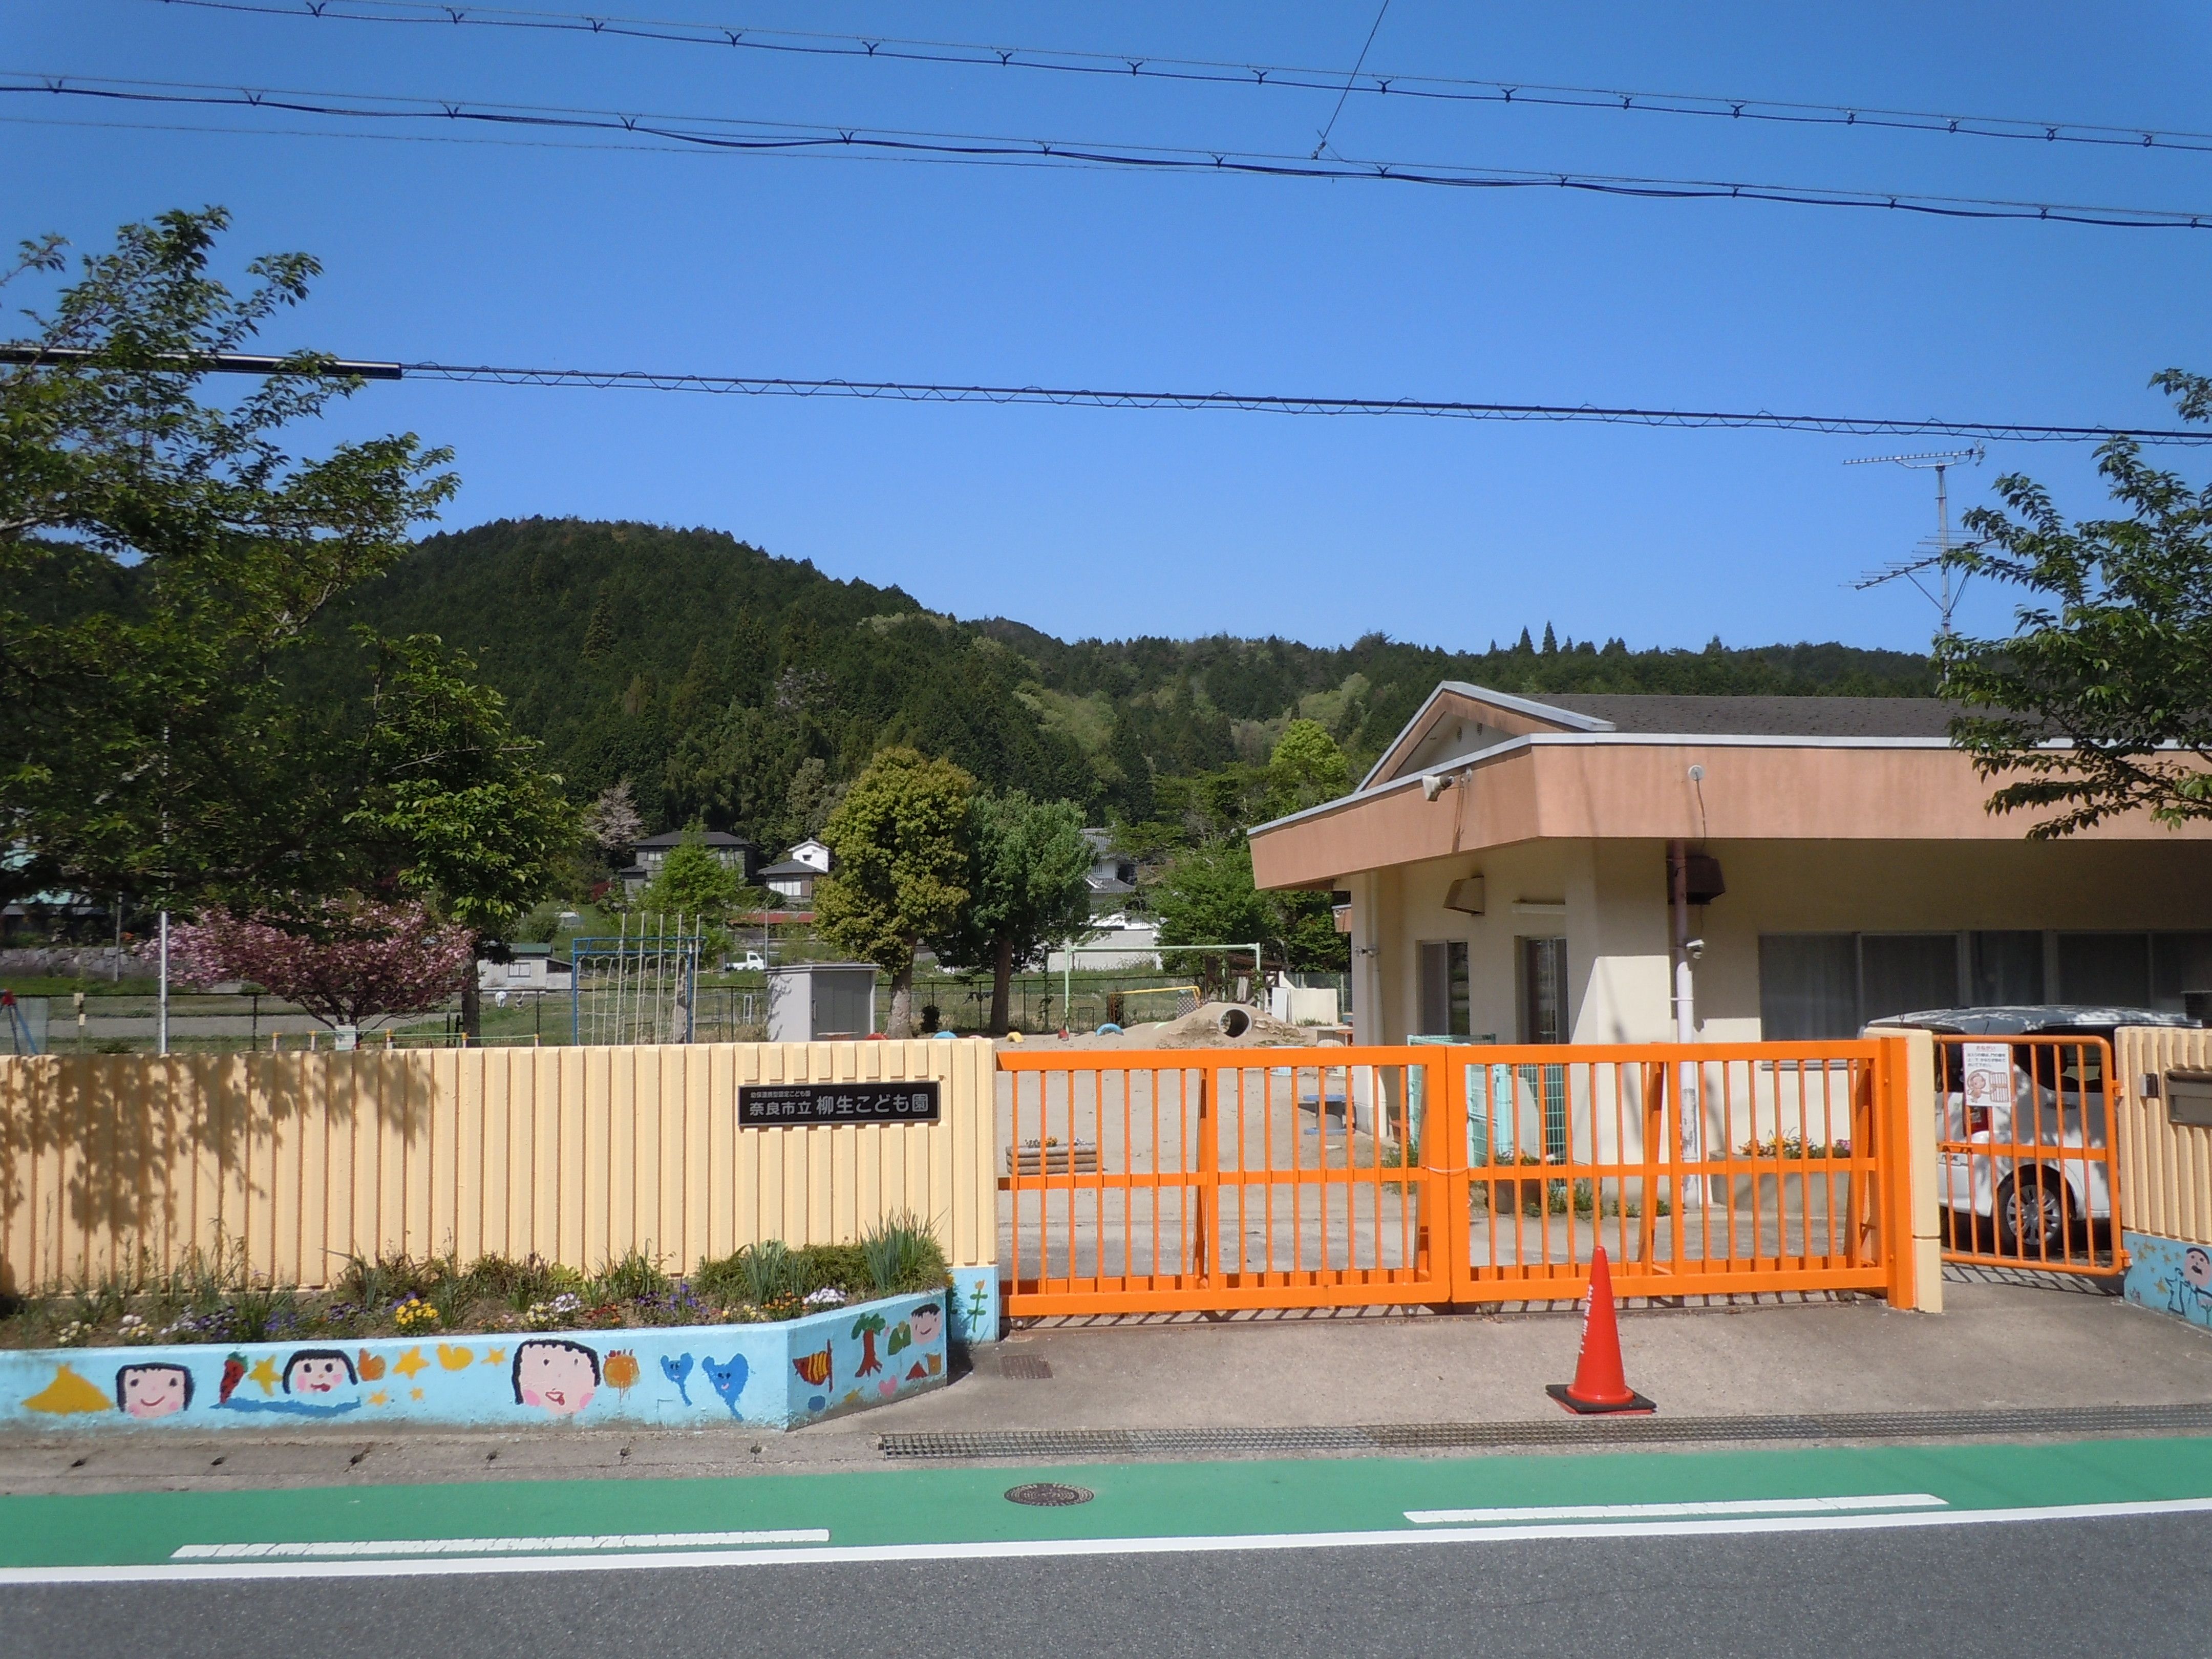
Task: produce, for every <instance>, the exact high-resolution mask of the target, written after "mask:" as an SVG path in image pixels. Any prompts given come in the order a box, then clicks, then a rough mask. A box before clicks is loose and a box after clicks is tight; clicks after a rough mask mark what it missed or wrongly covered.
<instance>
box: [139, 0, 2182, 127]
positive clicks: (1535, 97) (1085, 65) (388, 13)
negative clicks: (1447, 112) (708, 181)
mask: <svg viewBox="0 0 2212 1659" xmlns="http://www.w3.org/2000/svg"><path fill="white" fill-rule="evenodd" d="M160 3H162V4H165V5H174V6H187V7H191V8H192V9H196V10H202V11H227V12H248V13H253V14H257V15H263V16H272V17H299V18H309V19H321V20H324V21H346V22H356V23H403V24H414V25H421V24H434V25H438V26H441V27H478V28H505V29H531V30H549V31H553V32H556V33H574V34H587V35H596V36H602V37H614V38H617V39H623V40H652V41H659V42H665V43H671V44H675V45H682V46H712V47H717V48H720V50H722V51H725V52H727V51H729V50H731V49H732V48H737V49H738V50H741V51H750V52H784V53H795V54H799V55H802V56H807V57H823V58H863V59H870V60H875V61H889V62H896V63H912V64H952V65H957V66H961V67H968V68H975V69H1006V70H1043V71H1048V72H1052V73H1058V74H1065V75H1087V76H1103V77H1105V78H1109V79H1115V80H1130V79H1135V80H1164V81H1182V82H1201V83H1205V84H1210V85H1218V86H1243V87H1252V88H1262V89H1272V90H1281V89H1285V88H1288V89H1291V90H1294V91H1308V92H1322V93H1337V94H1340V95H1341V96H1348V95H1350V94H1352V93H1358V94H1364V95H1368V96H1373V97H1390V98H1409V99H1415V100H1431V101H1435V100H1442V101H1445V102H1451V103H1480V104H1498V105H1517V106H1530V105H1533V106H1539V107H1546V108H1564V109H1586V110H1599V111H1607V112H1613V113H1630V114H1639V115H1680V116H1699V117H1705V118H1716V119H1720V120H1727V121H1753V122H1780V123H1784V124H1785V125H1792V126H1832V127H1852V128H1858V127H1868V128H1874V129H1876V130H1886V131H1905V132H1931V133H1938V134H1942V135H1944V136H1947V137H1952V136H1954V137H1973V138H2003V139H2015V140H2021V141H2025V142H2029V143H2047V144H2091V145H2096V146H2100V147H2103V148H2111V149H2167V150H2182V151H2189V152H2194V153H2197V154H2212V133H2208V132H2194V131H2183V130H2177V129H2172V128H2164V127H2156V126H2132V125H2116V124H2112V123H2103V122H2093V121H2054V120H2044V119H2031V118H2026V117H2020V116H2007V115H1954V114H1942V113H1938V112H1934V111H1930V110H1905V109H1887V108H1881V107H1872V106H1859V105H1845V104H1816V103H1805V102H1799V101H1794V100H1786V99H1772V98H1743V97H1723V96H1719V95H1717V94H1706V93H1685V92H1638V91H1633V90H1629V89H1624V88H1607V87H1571V86H1557V85H1548V84H1545V83H1542V82H1528V81H1488V80H1476V79H1472V78H1468V77H1462V76H1433V75H1398V74H1384V73H1382V72H1380V71H1369V72H1363V70H1361V69H1358V68H1355V69H1353V70H1342V69H1334V70H1328V69H1300V68H1295V67H1291V66H1289V65H1285V64H1237V63H1230V62H1226V61H1221V60H1214V59H1207V58H1168V57H1162V56H1159V55H1158V54H1153V53H1143V52H1067V51H1060V50H1057V49H1054V48H1036V47H1014V46H984V45H981V44H980V43H975V42H969V41H955V40H906V39H901V38H898V37H896V36H890V35H872V34H829V33H817V32H812V31H807V30H797V29H762V28H752V27H740V26H737V25H732V24H723V23H713V22H703V21H681V20H674V19H662V18H647V17H620V16H613V15H607V14H605V13H584V12H560V11H536V10H529V9H520V8H516V7H505V6H477V5H468V4H439V3H433V0H160Z"/></svg>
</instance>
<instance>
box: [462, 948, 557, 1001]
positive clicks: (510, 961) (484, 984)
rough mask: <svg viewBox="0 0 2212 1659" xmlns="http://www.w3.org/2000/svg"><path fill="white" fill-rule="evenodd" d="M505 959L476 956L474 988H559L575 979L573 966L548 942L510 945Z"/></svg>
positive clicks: (526, 989)
mask: <svg viewBox="0 0 2212 1659" xmlns="http://www.w3.org/2000/svg"><path fill="white" fill-rule="evenodd" d="M574 974H575V969H574V965H573V964H571V963H569V962H568V959H567V958H566V957H556V956H555V955H554V954H553V947H552V946H551V945H508V946H507V960H506V961H505V962H493V961H491V960H489V958H487V957H478V958H477V989H479V990H483V991H559V992H561V993H562V994H564V995H565V994H567V992H568V987H569V986H570V985H571V984H573V983H574Z"/></svg>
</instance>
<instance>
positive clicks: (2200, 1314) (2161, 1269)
mask: <svg viewBox="0 0 2212 1659" xmlns="http://www.w3.org/2000/svg"><path fill="white" fill-rule="evenodd" d="M2120 1237H2121V1239H2122V1241H2123V1242H2124V1243H2125V1245H2126V1247H2127V1252H2128V1274H2127V1278H2126V1279H2125V1281H2124V1285H2123V1288H2124V1291H2125V1294H2126V1296H2127V1298H2128V1300H2129V1301H2130V1302H2132V1303H2134V1304H2136V1306H2137V1307H2138V1308H2148V1309H2149V1310H2151V1311H2152V1312H2154V1313H2162V1314H2171V1315H2172V1316H2174V1317H2175V1318H2176V1319H2185V1320H2187V1321H2188V1322H2190V1323H2191V1324H2192V1325H2197V1326H2200V1327H2202V1328H2204V1329H2206V1330H2212V1248H2208V1247H2207V1246H2205V1245H2203V1244H2192V1243H2190V1242H2189V1241H2188V1240H2186V1239H2180V1238H2162V1237H2160V1236H2159V1235H2158V1234H2156V1233H2131V1232H2127V1231H2122V1233H2121V1234H2120Z"/></svg>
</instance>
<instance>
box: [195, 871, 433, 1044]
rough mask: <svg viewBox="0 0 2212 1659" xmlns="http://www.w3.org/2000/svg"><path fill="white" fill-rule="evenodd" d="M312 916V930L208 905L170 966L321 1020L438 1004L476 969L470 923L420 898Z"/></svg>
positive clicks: (338, 907) (348, 904)
mask: <svg viewBox="0 0 2212 1659" xmlns="http://www.w3.org/2000/svg"><path fill="white" fill-rule="evenodd" d="M312 921H313V925H314V928H315V931H314V933H312V934H311V933H303V932H297V931H293V928H296V927H298V926H299V924H298V923H294V924H293V925H292V927H279V926H277V925H276V923H275V922H273V921H269V920H268V919H266V918H265V917H262V916H239V915H232V914H231V913H230V912H229V911H228V910H224V909H220V908H216V909H210V910H207V911H204V912H203V913H202V915H201V917H200V919H199V921H196V922H188V923H186V924H185V926H183V927H179V928H176V929H174V930H173V932H172V933H171V934H170V939H169V955H170V963H171V967H172V970H173V972H174V973H176V975H178V977H179V978H180V979H182V980H183V981H185V983H187V984H193V985H212V984H214V983H216V982H217V981H222V980H249V981H252V983H254V984H256V985H258V986H259V987H261V988H262V989H263V990H264V991H267V992H270V994H274V995H276V996H280V997H283V999H284V1000H286V1001H288V1002H296V1003H298V1004H299V1005H300V1006H301V1007H302V1008H304V1009H306V1010H307V1012H309V1013H311V1014H313V1016H314V1017H315V1018H317V1019H319V1020H320V1021H322V1022H323V1024H325V1025H359V1024H362V1023H364V1022H365V1021H367V1020H368V1019H370V1018H374V1016H376V1015H379V1014H412V1013H419V1012H422V1011H423V1010H424V1009H428V1008H434V1007H435V1006H437V1005H438V1004H439V1003H440V1002H441V1001H443V1000H445V999H446V998H447V997H449V996H451V995H453V993H454V992H456V991H458V990H459V989H461V987H463V986H464V985H465V984H467V983H468V981H469V979H470V977H471V975H473V974H474V972H475V971H476V936H475V933H474V932H473V930H471V929H470V928H467V927H459V926H457V925H455V924H453V923H449V922H441V921H439V920H438V919H437V918H436V916H435V915H433V914H432V912H431V910H430V908H429V907H428V906H427V905H424V904H420V903H415V902H407V903H399V904H383V903H376V902H369V901H362V900H356V901H344V900H336V901H332V902H329V903H327V904H325V905H324V906H323V907H322V908H321V910H320V912H319V914H318V915H315V916H313V918H312Z"/></svg>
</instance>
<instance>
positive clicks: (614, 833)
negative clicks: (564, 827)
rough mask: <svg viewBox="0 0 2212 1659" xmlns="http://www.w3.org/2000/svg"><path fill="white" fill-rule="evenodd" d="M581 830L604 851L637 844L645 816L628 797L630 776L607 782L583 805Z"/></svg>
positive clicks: (612, 850) (642, 831) (617, 850)
mask: <svg viewBox="0 0 2212 1659" xmlns="http://www.w3.org/2000/svg"><path fill="white" fill-rule="evenodd" d="M584 834H585V835H586V836H588V837H589V838H590V840H591V842H592V845H593V846H595V847H597V848H599V850H600V851H601V852H604V853H615V852H619V851H620V850H621V849H622V848H625V847H633V846H635V845H636V843H637V840H638V837H639V836H642V835H643V834H645V819H644V818H643V817H641V816H640V815H639V813H638V810H637V803H636V802H635V801H634V800H632V799H630V793H629V779H628V778H623V779H622V780H621V781H618V782H616V783H611V784H609V785H608V786H607V787H605V788H604V789H602V790H600V791H599V794H598V795H597V796H595V797H594V798H593V799H592V804H591V805H589V806H587V807H586V808H585V809H584Z"/></svg>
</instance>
